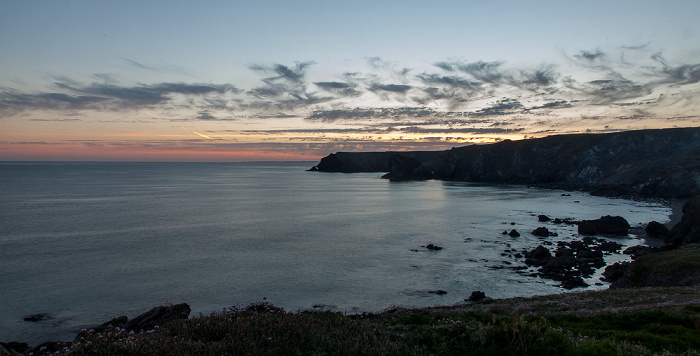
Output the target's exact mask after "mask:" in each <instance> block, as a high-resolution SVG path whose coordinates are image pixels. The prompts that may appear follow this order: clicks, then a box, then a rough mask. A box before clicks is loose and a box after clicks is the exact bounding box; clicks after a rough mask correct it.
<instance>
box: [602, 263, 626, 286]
mask: <svg viewBox="0 0 700 356" xmlns="http://www.w3.org/2000/svg"><path fill="white" fill-rule="evenodd" d="M629 268H630V263H629V262H627V261H625V262H615V263H613V264H611V265H609V266H608V267H605V271H604V272H603V280H604V281H606V282H611V283H612V282H616V281H617V280H619V279H620V278H622V276H624V275H625V272H627V270H628V269H629Z"/></svg>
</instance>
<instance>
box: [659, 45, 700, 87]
mask: <svg viewBox="0 0 700 356" xmlns="http://www.w3.org/2000/svg"><path fill="white" fill-rule="evenodd" d="M651 59H652V60H654V61H656V62H657V63H659V64H661V66H662V69H661V74H662V75H664V76H665V82H667V83H672V84H676V85H686V84H694V83H698V82H700V64H682V65H678V66H676V67H673V66H671V65H669V64H668V61H666V59H665V58H664V57H663V56H662V55H661V53H655V54H653V55H652V56H651Z"/></svg>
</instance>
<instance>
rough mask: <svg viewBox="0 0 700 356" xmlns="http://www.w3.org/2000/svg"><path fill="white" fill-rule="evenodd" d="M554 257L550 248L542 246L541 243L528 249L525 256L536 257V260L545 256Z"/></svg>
mask: <svg viewBox="0 0 700 356" xmlns="http://www.w3.org/2000/svg"><path fill="white" fill-rule="evenodd" d="M550 257H552V254H551V253H550V252H549V250H548V249H547V248H546V247H544V246H542V245H539V246H537V247H535V248H534V249H532V250H530V251H528V252H526V253H525V258H534V259H536V260H541V259H545V258H550Z"/></svg>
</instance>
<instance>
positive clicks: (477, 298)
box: [469, 290, 486, 302]
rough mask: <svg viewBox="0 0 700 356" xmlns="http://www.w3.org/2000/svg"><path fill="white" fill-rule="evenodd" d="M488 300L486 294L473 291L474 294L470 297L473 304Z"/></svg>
mask: <svg viewBox="0 0 700 356" xmlns="http://www.w3.org/2000/svg"><path fill="white" fill-rule="evenodd" d="M484 298H486V293H484V292H482V291H479V290H476V291H473V292H472V294H471V295H470V296H469V300H470V301H472V302H480V301H482V300H484Z"/></svg>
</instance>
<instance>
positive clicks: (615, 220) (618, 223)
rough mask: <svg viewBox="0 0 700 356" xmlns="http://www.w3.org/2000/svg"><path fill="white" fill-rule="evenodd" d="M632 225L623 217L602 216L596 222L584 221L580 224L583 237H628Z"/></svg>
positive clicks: (579, 230) (579, 231) (579, 227)
mask: <svg viewBox="0 0 700 356" xmlns="http://www.w3.org/2000/svg"><path fill="white" fill-rule="evenodd" d="M629 228H630V224H629V223H628V222H627V220H625V218H623V217H621V216H610V215H606V216H602V217H601V218H600V219H596V220H583V221H579V223H578V233H579V234H581V235H613V236H627V233H628V231H629Z"/></svg>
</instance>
